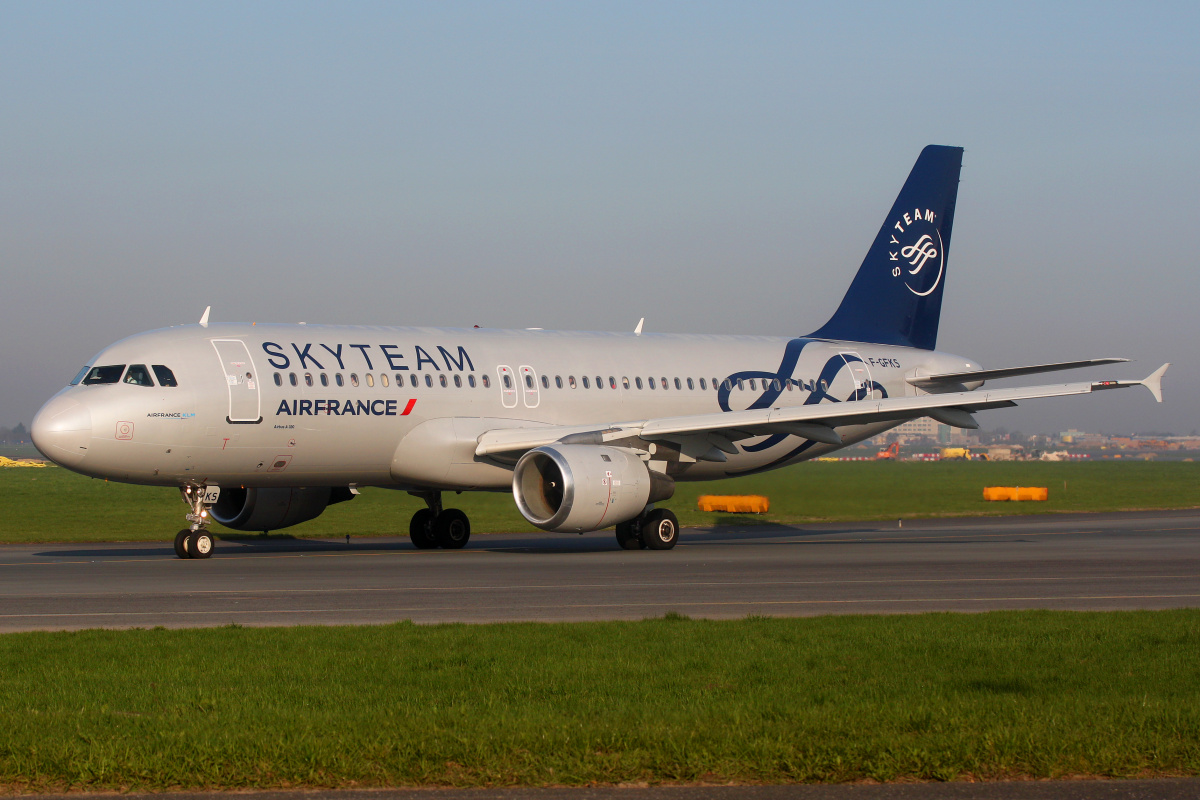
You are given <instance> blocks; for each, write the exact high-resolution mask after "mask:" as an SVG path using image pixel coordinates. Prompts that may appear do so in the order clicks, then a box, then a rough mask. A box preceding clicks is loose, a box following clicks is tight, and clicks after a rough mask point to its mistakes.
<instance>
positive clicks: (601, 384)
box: [596, 375, 604, 389]
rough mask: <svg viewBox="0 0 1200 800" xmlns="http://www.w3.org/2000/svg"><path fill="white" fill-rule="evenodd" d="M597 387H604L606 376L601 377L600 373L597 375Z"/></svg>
mask: <svg viewBox="0 0 1200 800" xmlns="http://www.w3.org/2000/svg"><path fill="white" fill-rule="evenodd" d="M596 388H597V389H603V388H604V378H601V377H600V376H599V375H597V376H596Z"/></svg>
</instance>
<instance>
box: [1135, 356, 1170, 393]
mask: <svg viewBox="0 0 1200 800" xmlns="http://www.w3.org/2000/svg"><path fill="white" fill-rule="evenodd" d="M1169 366H1171V362H1170V361H1168V362H1167V363H1166V364H1163V365H1162V366H1161V367H1159V368H1158V369H1156V370H1154V372H1151V373H1150V377H1148V378H1146V380H1144V381H1142V382H1141V384H1142V386H1145V387H1146V388H1147V389H1149V390H1150V394H1152V395H1154V399H1155V400H1157V401H1158V402H1160V403H1161V402H1162V379H1163V375H1165V374H1166V372H1167V367H1169Z"/></svg>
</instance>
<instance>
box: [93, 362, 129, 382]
mask: <svg viewBox="0 0 1200 800" xmlns="http://www.w3.org/2000/svg"><path fill="white" fill-rule="evenodd" d="M124 371H125V365H124V364H114V365H112V366H107V367H92V370H91V372H89V373H88V374H87V377H86V378H84V379H83V385H84V386H93V385H95V384H97V383H116V382H117V381H119V380H121V373H123V372H124Z"/></svg>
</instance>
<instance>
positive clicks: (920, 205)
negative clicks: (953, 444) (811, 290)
mask: <svg viewBox="0 0 1200 800" xmlns="http://www.w3.org/2000/svg"><path fill="white" fill-rule="evenodd" d="M962 154H963V149H962V148H961V147H944V146H942V145H934V144H931V145H929V146H928V147H926V148H925V149H924V150H922V151H921V155H920V156H919V157H918V158H917V163H916V164H915V165H913V168H912V172H910V173H909V175H908V180H907V181H905V182H904V188H902V189H901V190H900V194H899V195H897V196H896V202H895V203H894V204H893V205H892V210H891V212H890V213H889V214H888V216H887V219H886V220H885V221H884V223H883V227H881V228H880V229H879V233H878V234H877V235H876V237H875V243H874V244H872V245H871V249H870V250H869V251H867V257H866V258H865V259H864V260H863V263H862V266H861V267H859V268H858V274H857V275H855V276H854V282H853V283H851V284H850V289H849V291H847V292H846V296H845V297H844V298H843V299H842V304H841V305H840V306H838V310H837V311H836V312H834V315H833V317H832V318H831V319H830V320H829V322H826V323H825V325H824V326H823V327H822V328H820V329H819V330H817V331H816V332H814V333H811V334H809V335H810V336H811V337H814V338H818V339H845V340H848V341H854V342H873V343H876V344H896V345H904V346H907V347H919V348H922V349H925V350H932V349H934V347H936V345H937V332H938V320H939V319H940V318H941V314H942V290H943V289H944V288H945V286H946V255H947V253H948V251H949V250H950V230H951V228H952V227H953V225H954V203H955V200H956V198H957V197H958V173H959V170H960V169H961V168H962Z"/></svg>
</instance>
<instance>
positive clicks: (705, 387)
mask: <svg viewBox="0 0 1200 800" xmlns="http://www.w3.org/2000/svg"><path fill="white" fill-rule="evenodd" d="M700 388H701V389H703V390H705V391H708V387H707V386H705V385H704V378H701V379H700Z"/></svg>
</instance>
